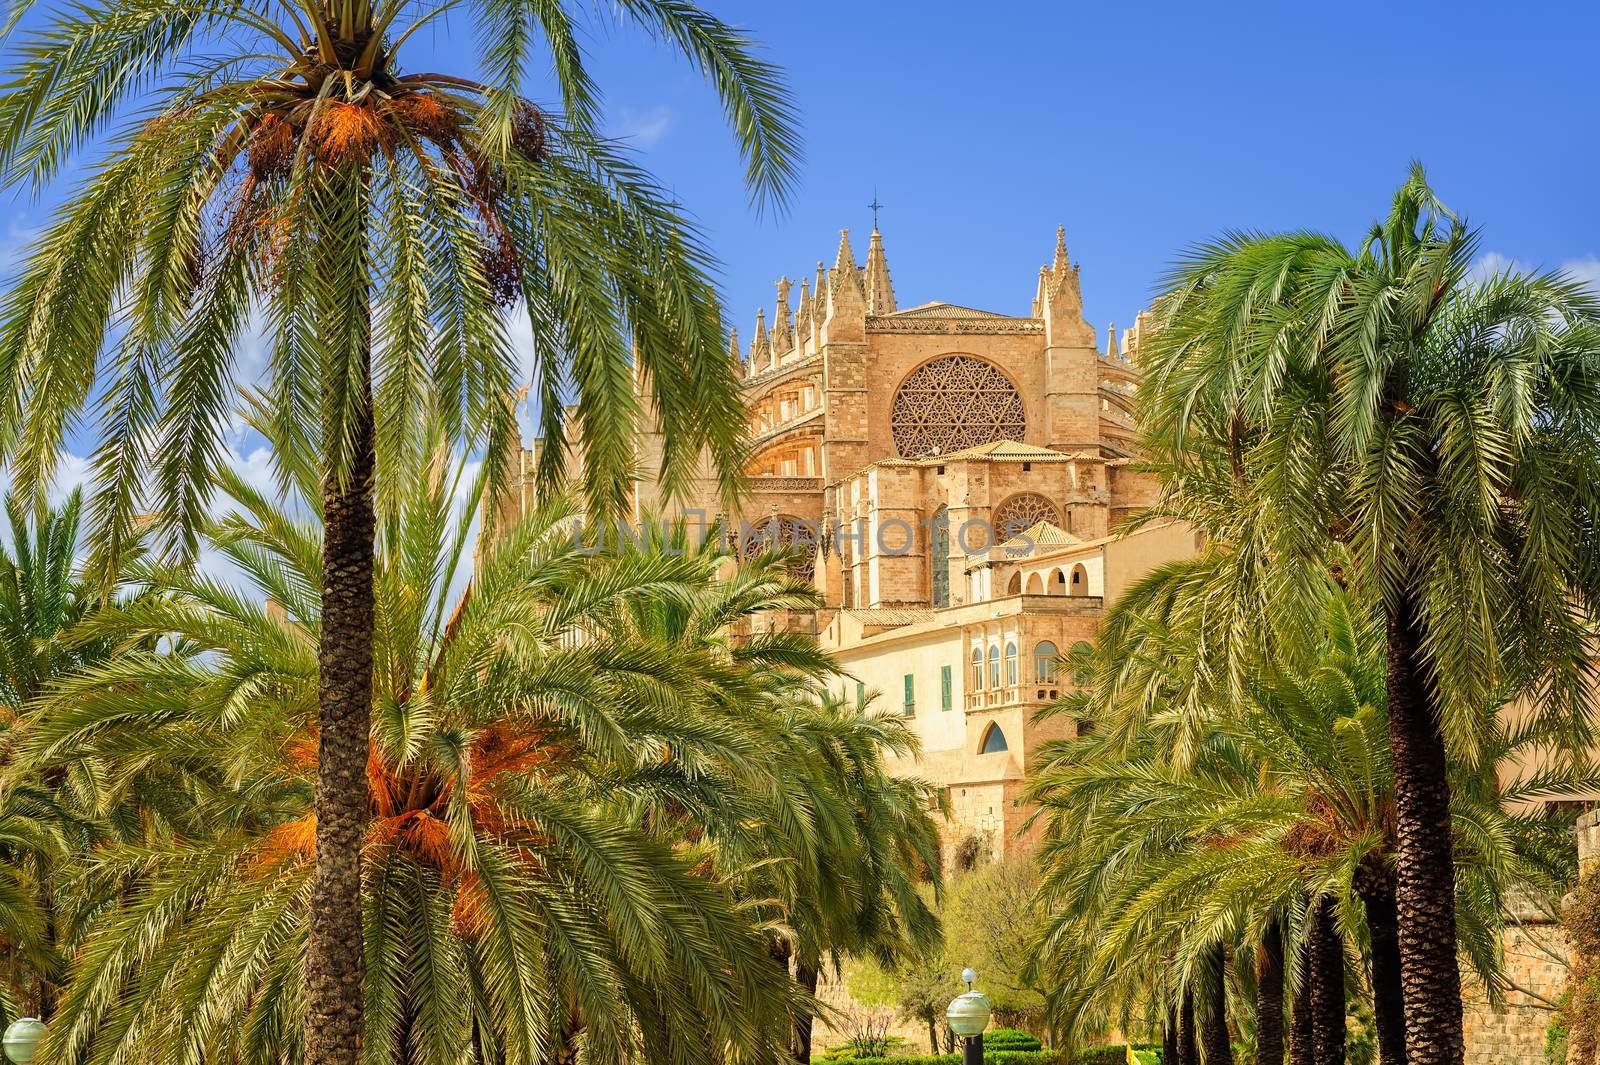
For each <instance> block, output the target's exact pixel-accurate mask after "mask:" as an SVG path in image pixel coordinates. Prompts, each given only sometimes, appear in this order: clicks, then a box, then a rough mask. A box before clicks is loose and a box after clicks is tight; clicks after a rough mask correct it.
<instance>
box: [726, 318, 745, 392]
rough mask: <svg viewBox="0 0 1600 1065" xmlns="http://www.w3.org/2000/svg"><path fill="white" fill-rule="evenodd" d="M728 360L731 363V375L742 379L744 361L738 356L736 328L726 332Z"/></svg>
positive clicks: (737, 332)
mask: <svg viewBox="0 0 1600 1065" xmlns="http://www.w3.org/2000/svg"><path fill="white" fill-rule="evenodd" d="M728 358H729V359H730V360H732V362H733V375H734V376H735V377H738V378H741V379H742V378H743V377H744V359H743V358H741V357H740V355H739V330H738V328H737V327H735V328H733V329H730V330H728Z"/></svg>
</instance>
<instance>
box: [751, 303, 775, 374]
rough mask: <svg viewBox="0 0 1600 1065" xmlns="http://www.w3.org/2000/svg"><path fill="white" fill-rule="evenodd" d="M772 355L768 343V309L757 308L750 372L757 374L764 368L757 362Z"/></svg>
mask: <svg viewBox="0 0 1600 1065" xmlns="http://www.w3.org/2000/svg"><path fill="white" fill-rule="evenodd" d="M770 353H771V345H770V344H768V343H767V309H766V308H765V307H757V308H756V335H755V338H754V339H753V340H751V341H750V372H751V373H756V372H757V371H758V369H760V368H762V363H761V362H759V361H757V360H764V358H765V357H766V356H768V355H769V354H770Z"/></svg>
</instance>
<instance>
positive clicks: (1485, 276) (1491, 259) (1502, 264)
mask: <svg viewBox="0 0 1600 1065" xmlns="http://www.w3.org/2000/svg"><path fill="white" fill-rule="evenodd" d="M1518 269H1521V264H1519V263H1518V262H1517V260H1515V259H1513V258H1511V257H1510V256H1509V255H1502V254H1500V253H1499V252H1497V251H1486V252H1484V253H1483V254H1482V255H1480V256H1478V257H1477V259H1475V260H1473V263H1472V265H1471V266H1470V267H1468V268H1467V278H1468V279H1469V280H1471V281H1474V282H1477V281H1487V280H1489V279H1490V278H1491V277H1494V276H1495V275H1497V274H1503V273H1505V272H1506V271H1508V270H1518Z"/></svg>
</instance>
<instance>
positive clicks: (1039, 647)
mask: <svg viewBox="0 0 1600 1065" xmlns="http://www.w3.org/2000/svg"><path fill="white" fill-rule="evenodd" d="M1057 654H1059V652H1058V651H1057V650H1056V645H1055V644H1053V643H1051V642H1050V641H1049V640H1040V641H1039V642H1038V643H1037V644H1035V645H1034V648H1033V676H1034V679H1035V680H1037V681H1038V682H1039V683H1040V684H1054V683H1055V680H1056V655H1057Z"/></svg>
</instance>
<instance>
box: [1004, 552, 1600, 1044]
mask: <svg viewBox="0 0 1600 1065" xmlns="http://www.w3.org/2000/svg"><path fill="white" fill-rule="evenodd" d="M1219 550H1222V549H1221V548H1220V547H1219V546H1217V545H1213V546H1212V547H1211V548H1210V549H1209V550H1208V552H1207V554H1208V555H1209V554H1210V553H1212V552H1216V551H1219ZM1216 565H1217V563H1216V561H1215V560H1214V559H1212V558H1210V557H1206V556H1202V557H1201V558H1199V559H1196V560H1195V561H1194V562H1192V563H1188V564H1185V565H1176V566H1173V567H1170V568H1169V569H1167V570H1166V571H1163V572H1162V573H1160V574H1157V575H1154V576H1153V577H1150V578H1146V580H1147V581H1161V580H1164V581H1171V582H1176V583H1178V584H1180V585H1181V584H1183V583H1184V578H1183V570H1184V569H1185V568H1186V566H1187V568H1193V569H1195V570H1197V571H1200V572H1210V571H1212V570H1213V569H1214V567H1215V566H1216ZM1136 591H1137V592H1138V594H1137V595H1136V596H1134V597H1133V598H1135V599H1137V600H1139V601H1146V602H1148V601H1151V600H1153V599H1159V597H1157V596H1153V595H1151V594H1150V589H1149V588H1147V587H1146V588H1141V589H1137V590H1136ZM1323 611H1324V612H1323V620H1322V624H1321V629H1322V633H1323V636H1322V638H1321V640H1320V641H1319V643H1318V645H1317V646H1316V647H1315V648H1314V649H1313V650H1312V651H1310V652H1303V653H1301V654H1300V655H1297V656H1294V657H1292V658H1291V657H1288V656H1287V655H1286V656H1285V657H1284V658H1282V659H1278V660H1271V661H1267V662H1260V663H1257V665H1256V666H1255V667H1254V668H1253V669H1252V670H1251V671H1250V672H1249V674H1248V676H1247V679H1246V681H1245V686H1244V701H1243V702H1242V703H1241V704H1239V705H1237V706H1231V707H1217V708H1214V710H1213V712H1212V714H1211V715H1210V718H1209V719H1208V721H1207V722H1206V723H1205V724H1204V726H1203V729H1202V731H1200V732H1199V733H1198V734H1197V735H1193V736H1192V739H1193V743H1194V748H1193V752H1192V756H1191V757H1189V758H1187V759H1177V758H1174V757H1173V756H1172V754H1171V752H1172V751H1173V750H1174V748H1175V743H1174V739H1175V737H1177V736H1178V735H1180V734H1184V733H1186V732H1188V731H1189V730H1191V729H1192V728H1193V727H1194V725H1193V722H1192V721H1191V720H1189V716H1188V715H1187V713H1186V712H1185V711H1183V710H1174V711H1169V712H1168V713H1166V714H1164V715H1160V716H1157V717H1155V718H1153V719H1150V720H1146V721H1145V722H1143V723H1142V724H1141V725H1140V726H1139V727H1138V729H1137V730H1136V731H1135V732H1133V733H1132V735H1131V739H1125V738H1124V737H1125V736H1126V735H1127V733H1126V730H1125V729H1119V728H1116V727H1108V728H1106V729H1104V730H1101V731H1099V732H1097V733H1095V734H1093V735H1092V736H1091V737H1090V738H1089V739H1087V740H1084V741H1077V742H1072V743H1065V744H1055V745H1052V746H1051V747H1049V748H1047V749H1046V750H1045V751H1044V752H1043V755H1042V759H1041V762H1040V765H1039V771H1038V772H1037V773H1036V775H1035V779H1034V781H1033V783H1032V785H1031V788H1032V794H1033V795H1034V796H1035V797H1036V798H1037V799H1038V801H1039V802H1040V803H1041V806H1042V809H1043V811H1044V815H1045V816H1046V818H1047V827H1048V832H1047V836H1046V844H1045V847H1044V849H1043V850H1042V851H1041V861H1042V863H1043V865H1044V868H1045V872H1046V875H1045V898H1046V899H1047V900H1049V901H1050V902H1051V903H1052V905H1053V909H1054V912H1053V915H1052V921H1051V924H1050V926H1049V927H1048V928H1047V930H1046V933H1045V936H1044V938H1043V939H1042V940H1041V943H1040V946H1039V954H1040V957H1041V964H1042V965H1043V966H1044V967H1045V968H1046V970H1047V971H1049V970H1050V969H1051V967H1056V974H1055V978H1054V982H1055V983H1057V984H1061V985H1065V986H1067V987H1069V988H1072V989H1073V990H1072V992H1071V993H1070V994H1069V995H1068V996H1067V997H1065V998H1063V999H1061V1006H1062V1008H1063V1009H1065V1010H1066V1011H1068V1014H1069V1015H1072V1014H1074V1013H1076V1014H1079V1015H1085V1014H1086V1012H1087V1011H1088V1010H1089V1009H1090V1008H1091V1007H1093V1005H1094V1001H1093V1000H1094V998H1095V997H1096V995H1097V994H1098V995H1104V994H1106V993H1109V994H1111V995H1113V996H1116V995H1125V994H1127V993H1128V987H1127V985H1126V982H1125V981H1120V980H1119V979H1117V978H1115V977H1114V973H1115V971H1116V970H1118V969H1119V968H1127V967H1128V965H1127V963H1128V962H1129V960H1130V959H1141V960H1142V963H1143V965H1145V966H1148V967H1152V968H1154V967H1156V966H1159V965H1161V964H1162V962H1163V960H1164V959H1167V958H1169V957H1170V958H1173V959H1174V960H1176V962H1177V966H1176V967H1177V968H1178V970H1179V972H1180V973H1181V974H1183V975H1182V979H1181V982H1180V984H1179V987H1181V988H1184V989H1187V988H1189V987H1190V986H1191V985H1194V986H1198V987H1199V988H1204V989H1206V990H1207V993H1208V995H1209V996H1215V995H1216V994H1217V990H1216V989H1217V988H1219V987H1220V986H1221V983H1220V981H1217V980H1216V979H1215V978H1214V977H1215V974H1216V973H1217V972H1218V971H1219V970H1220V957H1219V953H1218V952H1219V951H1220V950H1222V949H1223V948H1224V947H1231V948H1233V949H1234V950H1235V951H1236V953H1238V954H1241V955H1242V954H1243V953H1244V952H1245V951H1247V950H1248V951H1250V952H1253V953H1254V954H1255V955H1256V957H1257V959H1258V960H1259V959H1262V958H1263V956H1266V957H1267V958H1270V957H1271V955H1272V954H1273V952H1274V951H1275V950H1276V951H1277V953H1278V963H1277V966H1276V969H1277V972H1276V975H1275V976H1274V977H1273V978H1271V979H1262V980H1259V981H1257V986H1256V990H1257V996H1258V997H1257V1001H1256V1011H1257V1016H1256V1022H1257V1023H1256V1033H1257V1037H1258V1039H1259V1040H1261V1041H1262V1042H1263V1043H1265V1044H1266V1045H1265V1046H1264V1047H1263V1046H1262V1045H1260V1044H1258V1053H1257V1060H1260V1061H1265V1060H1268V1059H1269V1058H1270V1059H1271V1060H1273V1061H1281V1060H1282V1058H1281V1054H1282V1043H1281V1019H1282V1008H1283V1001H1282V989H1283V987H1284V983H1285V981H1284V965H1283V959H1284V956H1285V955H1287V956H1288V957H1291V958H1296V957H1297V959H1298V969H1299V974H1300V975H1299V977H1298V979H1297V980H1296V981H1295V985H1296V987H1297V989H1298V992H1299V995H1300V998H1299V999H1298V1000H1297V1002H1296V1006H1295V1010H1294V1014H1295V1016H1294V1022H1295V1032H1296V1040H1297V1041H1298V1042H1299V1044H1300V1046H1299V1047H1298V1048H1296V1049H1297V1051H1298V1053H1297V1054H1296V1058H1295V1060H1297V1061H1298V1060H1315V1061H1317V1062H1323V1061H1342V1060H1343V1044H1344V1015H1345V987H1346V978H1345V952H1346V944H1347V943H1348V944H1352V945H1354V946H1357V947H1359V948H1360V951H1361V954H1362V955H1363V956H1365V958H1366V959H1367V961H1368V971H1369V974H1370V975H1369V979H1368V980H1367V984H1368V987H1369V988H1370V990H1371V995H1372V1005H1373V1011H1374V1016H1375V1021H1376V1027H1377V1034H1378V1042H1379V1051H1380V1058H1381V1060H1382V1061H1383V1062H1384V1063H1385V1065H1403V1063H1404V1062H1406V1061H1407V1060H1408V1055H1407V1049H1406V1042H1405V1019H1404V1017H1403V1016H1402V1013H1401V1009H1400V982H1401V969H1400V962H1401V959H1400V954H1399V950H1398V944H1397V935H1398V920H1397V912H1396V877H1395V872H1394V867H1395V862H1396V856H1397V852H1398V850H1399V842H1398V836H1397V831H1396V822H1397V814H1396V808H1397V805H1398V804H1397V798H1396V794H1395V784H1394V779H1393V774H1392V771H1391V758H1390V754H1389V744H1388V730H1387V727H1386V725H1385V722H1384V711H1385V708H1386V691H1385V681H1386V675H1385V662H1384V659H1383V651H1384V639H1383V633H1382V630H1381V629H1380V628H1379V627H1378V624H1377V622H1376V620H1375V619H1372V618H1369V617H1363V616H1362V615H1361V614H1359V613H1358V612H1356V610H1355V609H1354V607H1353V604H1352V601H1351V598H1350V596H1349V595H1348V594H1347V593H1346V592H1345V591H1344V590H1343V589H1342V588H1340V587H1339V586H1338V585H1337V584H1336V583H1333V582H1329V581H1326V580H1325V581H1324V606H1323ZM1146 630H1148V632H1149V633H1150V635H1151V638H1152V641H1153V644H1154V645H1155V646H1156V647H1159V648H1160V649H1161V653H1163V654H1172V653H1173V652H1174V651H1175V650H1177V651H1178V652H1179V653H1178V655H1177V656H1176V657H1174V658H1169V659H1168V661H1169V662H1176V663H1178V664H1179V668H1178V670H1177V674H1178V675H1179V676H1180V677H1181V676H1186V675H1187V674H1188V670H1187V668H1185V667H1184V666H1183V665H1182V662H1183V661H1184V655H1185V654H1187V656H1188V657H1190V658H1192V657H1193V655H1194V653H1195V644H1197V643H1200V642H1203V640H1202V639H1200V638H1198V637H1193V636H1191V640H1190V643H1189V645H1188V647H1187V651H1186V652H1185V651H1182V650H1179V648H1180V646H1181V645H1179V644H1177V643H1175V642H1174V637H1173V636H1172V630H1170V628H1169V627H1168V625H1167V624H1166V623H1165V621H1164V620H1163V619H1160V618H1156V617H1144V618H1141V619H1139V620H1136V621H1132V622H1130V621H1128V620H1127V619H1123V623H1122V625H1121V626H1120V631H1121V632H1122V634H1123V636H1124V637H1125V638H1128V637H1132V636H1133V635H1134V634H1135V633H1137V632H1140V631H1146ZM1129 649H1130V648H1129V646H1128V645H1126V644H1124V645H1119V646H1116V647H1112V646H1105V645H1103V646H1102V647H1101V648H1099V649H1097V652H1096V654H1097V657H1098V658H1099V659H1101V661H1102V668H1104V669H1112V670H1115V669H1118V668H1119V667H1120V664H1121V660H1122V659H1123V658H1125V656H1126V653H1127V652H1128V651H1129ZM1148 653H1150V652H1145V654H1148ZM1097 696H1098V693H1096V697H1097ZM1089 701H1091V700H1085V699H1078V700H1075V701H1072V702H1068V703H1064V704H1063V705H1062V706H1061V707H1059V708H1057V709H1059V710H1065V711H1067V712H1070V713H1073V714H1075V715H1082V714H1083V713H1085V712H1086V709H1085V706H1084V705H1083V704H1084V703H1085V702H1089ZM1108 724H1109V723H1108ZM1548 741H1549V736H1548V734H1547V733H1544V732H1542V731H1540V730H1539V729H1538V728H1530V727H1519V728H1516V729H1511V728H1508V727H1501V728H1498V729H1497V730H1496V732H1495V734H1494V735H1493V736H1492V737H1490V738H1489V739H1487V740H1485V741H1484V745H1483V755H1484V756H1483V758H1482V759H1481V760H1479V761H1477V762H1474V763H1457V764H1456V765H1455V766H1453V767H1452V779H1453V780H1454V785H1455V786H1454V789H1453V801H1454V807H1453V810H1452V813H1453V818H1454V824H1455V826H1456V833H1457V836H1458V839H1459V842H1458V844H1457V845H1456V849H1455V853H1456V860H1457V870H1456V873H1455V876H1456V879H1458V880H1459V882H1460V884H1461V891H1460V894H1461V897H1462V899H1463V901H1464V903H1465V904H1466V905H1465V906H1464V908H1463V910H1462V913H1461V918H1462V920H1461V924H1462V932H1461V942H1462V945H1463V946H1464V947H1465V948H1466V950H1467V952H1468V955H1469V957H1470V958H1471V959H1472V961H1473V963H1474V965H1475V967H1476V968H1477V970H1478V972H1479V973H1480V975H1481V976H1482V978H1483V982H1484V983H1485V985H1486V986H1488V987H1489V988H1491V989H1499V988H1501V987H1503V986H1504V985H1503V982H1502V978H1501V965H1500V957H1499V947H1498V944H1499V935H1498V930H1499V927H1500V925H1501V920H1502V912H1503V909H1504V900H1505V898H1506V897H1507V895H1508V894H1509V893H1510V892H1511V891H1512V890H1513V888H1514V887H1519V886H1520V887H1524V888H1529V889H1532V890H1533V891H1534V892H1535V893H1536V894H1540V895H1543V896H1545V897H1549V898H1556V897H1559V896H1560V894H1561V892H1562V887H1561V884H1562V880H1563V878H1564V869H1563V868H1562V862H1561V860H1560V859H1559V858H1558V857H1554V856H1553V855H1552V852H1551V848H1550V847H1549V836H1550V835H1551V833H1552V832H1553V831H1559V829H1557V828H1556V826H1554V825H1552V824H1551V823H1549V822H1547V821H1546V820H1545V819H1543V818H1542V817H1539V816H1536V815H1532V814H1524V813H1516V812H1512V811H1514V810H1515V809H1516V808H1517V807H1518V805H1519V804H1520V803H1522V802H1523V801H1524V800H1526V799H1528V798H1532V797H1537V796H1540V795H1548V794H1551V793H1553V792H1559V791H1560V790H1561V789H1564V788H1571V787H1573V786H1575V785H1576V786H1586V785H1587V783H1588V782H1586V781H1576V780H1574V779H1573V778H1571V777H1570V776H1569V775H1568V774H1566V773H1564V772H1563V771H1562V770H1561V769H1560V768H1559V767H1558V768H1555V769H1552V770H1550V771H1547V772H1544V773H1541V774H1537V775H1535V776H1530V777H1528V778H1527V779H1525V780H1521V781H1517V782H1514V783H1502V782H1500V781H1499V780H1498V779H1497V772H1496V770H1497V767H1498V766H1499V765H1500V764H1502V763H1503V761H1504V760H1505V759H1507V758H1509V757H1512V756H1514V755H1515V754H1516V753H1517V752H1518V751H1519V749H1524V748H1527V747H1531V746H1537V745H1541V744H1545V743H1548ZM1286 940H1287V946H1288V949H1287V950H1285V949H1284V947H1283V946H1281V945H1280V944H1283V943H1284V942H1285V941H1286ZM1268 968H1269V969H1270V968H1272V966H1271V965H1270V964H1269V966H1268ZM1102 973H1104V974H1106V975H1113V980H1112V982H1111V983H1110V985H1109V986H1108V987H1105V988H1102V987H1101V986H1100V985H1099V984H1098V982H1097V981H1098V977H1099V976H1100V974H1102ZM1069 974H1070V977H1069ZM1274 989H1276V993H1274ZM1217 1012H1218V1006H1217V1004H1216V1000H1215V999H1214V998H1213V1004H1212V1006H1211V1012H1210V1014H1209V1015H1210V1016H1215V1015H1216V1013H1217ZM1205 1016H1206V1014H1204V1013H1203V1014H1202V1019H1204V1017H1205ZM1263 1016H1265V1018H1266V1020H1265V1022H1263ZM1269 1040H1270V1041H1269ZM1212 1041H1213V1043H1214V1045H1215V1049H1216V1050H1217V1052H1221V1050H1222V1041H1221V1039H1220V1037H1218V1036H1216V1035H1215V1033H1213V1040H1212ZM1302 1055H1308V1056H1302Z"/></svg>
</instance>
